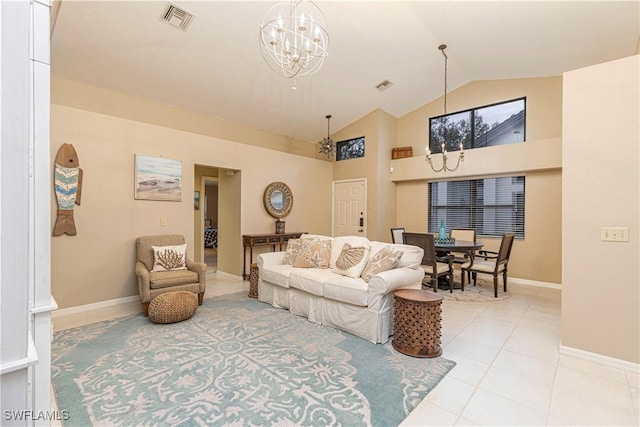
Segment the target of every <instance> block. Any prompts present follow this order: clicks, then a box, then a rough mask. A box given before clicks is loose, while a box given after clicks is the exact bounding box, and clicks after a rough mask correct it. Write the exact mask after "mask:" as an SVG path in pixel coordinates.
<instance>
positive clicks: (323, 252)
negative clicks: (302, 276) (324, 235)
mask: <svg viewBox="0 0 640 427" xmlns="http://www.w3.org/2000/svg"><path fill="white" fill-rule="evenodd" d="M330 257H331V240H321V239H302V243H301V244H300V252H299V253H298V256H296V259H295V260H294V261H293V266H294V267H298V268H328V267H329V258H330Z"/></svg>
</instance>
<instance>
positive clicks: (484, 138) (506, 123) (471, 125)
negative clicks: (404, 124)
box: [429, 98, 526, 153]
mask: <svg viewBox="0 0 640 427" xmlns="http://www.w3.org/2000/svg"><path fill="white" fill-rule="evenodd" d="M525 118H526V98H518V99H514V100H511V101H505V102H500V103H497V104H491V105H486V106H483V107H478V108H473V109H471V110H466V111H460V112H457V113H451V114H446V115H444V116H438V117H431V118H430V119H429V148H430V149H431V152H432V153H441V152H442V144H443V143H444V144H445V148H446V149H447V151H456V150H459V149H460V144H461V143H462V144H463V145H464V149H465V150H468V149H473V148H480V147H491V146H495V145H505V144H514V143H517V142H524V141H525V128H526V127H525Z"/></svg>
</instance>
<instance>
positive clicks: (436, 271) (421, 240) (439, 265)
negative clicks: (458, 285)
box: [402, 232, 464, 293]
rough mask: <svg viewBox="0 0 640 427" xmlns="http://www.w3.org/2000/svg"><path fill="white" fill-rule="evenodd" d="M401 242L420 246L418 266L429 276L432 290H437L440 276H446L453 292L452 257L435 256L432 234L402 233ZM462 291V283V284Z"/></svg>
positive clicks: (450, 290)
mask: <svg viewBox="0 0 640 427" xmlns="http://www.w3.org/2000/svg"><path fill="white" fill-rule="evenodd" d="M402 238H403V240H402V242H403V243H404V244H405V245H413V246H418V247H419V248H422V250H423V251H424V255H423V256H422V262H421V263H420V266H421V267H422V269H423V270H424V272H425V274H427V275H429V276H430V277H431V286H432V287H433V292H438V280H439V279H440V277H442V276H447V281H448V282H449V292H452V293H453V263H452V259H453V257H452V256H450V255H446V256H442V257H439V256H436V244H435V237H434V235H433V234H427V233H406V232H405V233H403V234H402ZM462 290H463V291H464V285H463V286H462Z"/></svg>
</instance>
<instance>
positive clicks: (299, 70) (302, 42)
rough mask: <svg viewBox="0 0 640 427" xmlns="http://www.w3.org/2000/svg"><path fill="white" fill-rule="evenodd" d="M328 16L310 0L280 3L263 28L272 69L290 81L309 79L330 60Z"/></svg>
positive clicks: (262, 44)
mask: <svg viewBox="0 0 640 427" xmlns="http://www.w3.org/2000/svg"><path fill="white" fill-rule="evenodd" d="M328 46H329V33H328V31H327V23H326V20H325V17H324V14H323V13H322V11H321V10H320V8H319V7H318V6H317V5H316V4H315V3H313V2H312V1H308V0H298V1H290V2H286V3H277V4H275V5H274V6H273V7H272V8H271V9H269V11H268V12H267V13H266V15H265V16H264V18H263V19H262V24H260V51H261V52H262V57H263V58H264V60H265V61H266V62H267V64H268V65H269V67H271V69H272V70H273V71H275V72H276V73H279V74H281V75H283V76H284V77H286V78H295V77H302V76H308V75H311V74H313V73H315V72H316V71H318V70H319V69H320V67H321V66H322V64H323V63H324V59H325V58H326V57H327V47H328Z"/></svg>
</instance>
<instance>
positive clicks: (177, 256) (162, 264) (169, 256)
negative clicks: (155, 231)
mask: <svg viewBox="0 0 640 427" xmlns="http://www.w3.org/2000/svg"><path fill="white" fill-rule="evenodd" d="M151 248H152V249H153V268H152V269H151V271H167V270H185V269H186V268H187V266H186V265H185V260H186V259H187V244H186V243H185V244H183V245H174V246H151Z"/></svg>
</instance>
